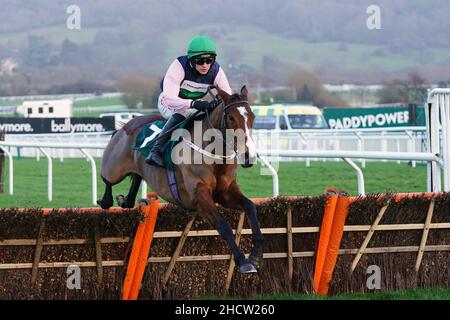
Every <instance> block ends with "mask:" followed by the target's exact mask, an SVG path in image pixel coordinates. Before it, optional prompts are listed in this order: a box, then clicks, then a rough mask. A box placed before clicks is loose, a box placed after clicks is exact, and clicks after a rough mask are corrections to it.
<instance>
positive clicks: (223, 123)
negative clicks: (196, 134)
mask: <svg viewBox="0 0 450 320" xmlns="http://www.w3.org/2000/svg"><path fill="white" fill-rule="evenodd" d="M207 93H208V94H210V95H212V96H213V98H214V99H215V100H216V101H217V105H220V104H221V103H223V100H222V98H221V97H220V96H215V95H214V94H213V93H212V92H211V87H210V88H208V92H207ZM235 105H247V106H249V103H248V101H247V100H237V101H233V102H230V103H228V104H226V105H225V106H224V107H223V113H222V119H221V121H220V126H219V128H214V126H213V125H212V123H211V118H210V112H209V111H206V112H205V113H206V122H207V124H208V129H218V130H220V132H221V133H222V135H221V137H220V139H221V140H222V142H223V145H224V146H225V147H226V148H225V149H227V148H228V149H229V150H233V153H232V154H231V155H228V156H227V155H225V156H219V155H216V154H213V153H210V152H208V151H206V150H204V149H202V148H201V147H199V146H197V145H195V144H194V143H192V142H191V141H189V140H187V139H184V138H183V140H184V141H185V142H186V143H187V144H188V146H189V147H191V148H192V149H193V150H195V151H197V152H199V153H201V154H203V155H205V156H208V157H210V158H213V159H217V160H232V159H234V158H235V157H236V155H237V154H238V153H239V152H238V151H237V147H236V144H235V143H234V142H233V145H230V144H229V143H228V142H227V141H225V139H224V138H223V135H224V134H225V132H226V129H228V120H227V119H228V118H227V115H228V110H229V109H230V108H231V107H232V106H235ZM216 108H217V107H216ZM214 110H215V109H214Z"/></svg>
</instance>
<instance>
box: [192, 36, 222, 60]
mask: <svg viewBox="0 0 450 320" xmlns="http://www.w3.org/2000/svg"><path fill="white" fill-rule="evenodd" d="M187 53H188V57H189V59H190V58H192V57H195V56H198V55H202V54H207V53H210V54H214V55H216V44H215V43H214V41H212V40H211V38H210V37H208V36H196V37H194V38H193V39H192V40H191V42H190V43H189V47H188V52H187Z"/></svg>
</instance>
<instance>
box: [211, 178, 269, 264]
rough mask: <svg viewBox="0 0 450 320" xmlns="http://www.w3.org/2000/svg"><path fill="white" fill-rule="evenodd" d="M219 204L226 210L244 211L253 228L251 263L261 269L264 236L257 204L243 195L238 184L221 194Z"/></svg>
mask: <svg viewBox="0 0 450 320" xmlns="http://www.w3.org/2000/svg"><path fill="white" fill-rule="evenodd" d="M218 202H219V204H221V205H222V206H224V207H226V208H230V209H240V210H244V212H245V214H246V215H247V219H248V221H249V222H250V227H251V228H252V240H253V248H252V250H251V251H250V257H249V261H250V263H251V264H253V265H254V266H255V267H256V268H260V267H261V266H262V262H263V249H262V241H263V235H262V233H261V228H260V225H259V221H258V217H257V215H256V206H255V204H254V203H253V202H252V201H251V200H250V199H249V198H247V197H246V196H244V195H243V194H242V192H241V190H240V189H239V187H238V186H237V184H236V183H233V184H232V185H231V186H230V187H229V188H228V190H227V191H226V192H222V193H221V194H220V196H219V199H218Z"/></svg>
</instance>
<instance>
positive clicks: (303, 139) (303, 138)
mask: <svg viewBox="0 0 450 320" xmlns="http://www.w3.org/2000/svg"><path fill="white" fill-rule="evenodd" d="M299 133H300V138H301V142H302V145H303V147H304V148H305V149H307V148H308V140H306V137H305V135H304V134H303V133H302V132H299ZM316 141H317V140H316ZM305 162H306V167H307V168H309V167H310V166H311V159H310V158H306V159H305Z"/></svg>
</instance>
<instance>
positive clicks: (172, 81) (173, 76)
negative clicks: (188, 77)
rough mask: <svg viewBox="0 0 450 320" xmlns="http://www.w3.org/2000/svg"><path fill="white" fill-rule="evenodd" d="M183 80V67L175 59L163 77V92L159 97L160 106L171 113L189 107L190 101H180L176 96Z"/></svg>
mask: <svg viewBox="0 0 450 320" xmlns="http://www.w3.org/2000/svg"><path fill="white" fill-rule="evenodd" d="M183 79H184V70H183V66H182V65H181V64H180V62H179V61H178V60H176V59H175V61H174V62H172V64H171V65H170V66H169V69H168V70H167V73H166V76H165V77H164V83H163V92H162V95H161V104H162V105H163V106H164V107H166V108H168V109H170V110H173V111H176V110H186V109H189V108H190V107H191V103H192V100H191V99H182V98H180V97H179V96H178V94H179V93H180V86H181V82H183Z"/></svg>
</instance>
